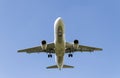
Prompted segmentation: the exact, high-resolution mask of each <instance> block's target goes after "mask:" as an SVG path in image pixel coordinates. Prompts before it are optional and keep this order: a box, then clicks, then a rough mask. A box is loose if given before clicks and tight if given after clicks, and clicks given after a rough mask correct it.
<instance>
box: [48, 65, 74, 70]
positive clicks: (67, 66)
mask: <svg viewBox="0 0 120 78" xmlns="http://www.w3.org/2000/svg"><path fill="white" fill-rule="evenodd" d="M52 68H58V66H57V65H53V66H48V67H47V69H52ZM62 68H74V66H69V65H63V67H62Z"/></svg>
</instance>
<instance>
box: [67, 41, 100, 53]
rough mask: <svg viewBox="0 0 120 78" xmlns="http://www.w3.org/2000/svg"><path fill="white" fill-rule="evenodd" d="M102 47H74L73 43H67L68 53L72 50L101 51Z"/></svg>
mask: <svg viewBox="0 0 120 78" xmlns="http://www.w3.org/2000/svg"><path fill="white" fill-rule="evenodd" d="M101 50H102V48H96V47H91V46H84V45H79V46H78V48H77V49H75V48H74V47H73V44H72V43H68V42H67V43H66V53H70V52H94V51H101Z"/></svg>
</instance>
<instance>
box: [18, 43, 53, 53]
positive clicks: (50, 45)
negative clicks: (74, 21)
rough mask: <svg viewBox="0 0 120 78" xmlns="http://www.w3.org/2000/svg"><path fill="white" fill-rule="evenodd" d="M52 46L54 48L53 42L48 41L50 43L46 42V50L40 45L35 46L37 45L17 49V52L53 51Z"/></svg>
mask: <svg viewBox="0 0 120 78" xmlns="http://www.w3.org/2000/svg"><path fill="white" fill-rule="evenodd" d="M54 48H55V46H54V43H50V44H47V48H46V50H42V46H37V47H32V48H27V49H22V50H18V52H26V53H40V52H45V53H55V51H54Z"/></svg>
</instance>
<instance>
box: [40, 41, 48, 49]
mask: <svg viewBox="0 0 120 78" xmlns="http://www.w3.org/2000/svg"><path fill="white" fill-rule="evenodd" d="M41 44H42V46H41V47H42V50H46V48H47V42H46V41H45V40H43V41H42V42H41Z"/></svg>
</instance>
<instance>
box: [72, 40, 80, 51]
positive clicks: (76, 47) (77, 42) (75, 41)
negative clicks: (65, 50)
mask: <svg viewBox="0 0 120 78" xmlns="http://www.w3.org/2000/svg"><path fill="white" fill-rule="evenodd" d="M78 47H79V41H78V40H74V44H73V48H74V49H78Z"/></svg>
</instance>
